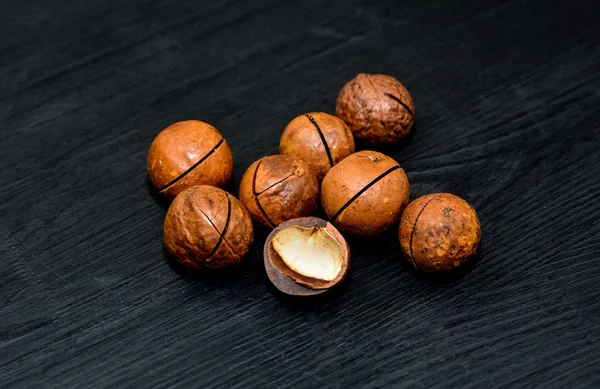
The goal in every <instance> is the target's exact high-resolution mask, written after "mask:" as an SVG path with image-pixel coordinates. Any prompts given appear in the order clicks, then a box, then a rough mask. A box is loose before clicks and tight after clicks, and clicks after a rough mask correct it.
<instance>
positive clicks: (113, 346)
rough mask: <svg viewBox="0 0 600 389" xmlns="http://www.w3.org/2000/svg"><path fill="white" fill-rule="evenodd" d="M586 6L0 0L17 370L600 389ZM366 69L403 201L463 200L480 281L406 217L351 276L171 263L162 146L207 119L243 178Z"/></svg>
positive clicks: (4, 224)
mask: <svg viewBox="0 0 600 389" xmlns="http://www.w3.org/2000/svg"><path fill="white" fill-rule="evenodd" d="M599 16H600V12H599V7H598V5H597V3H596V2H595V1H591V0H590V1H584V0H573V1H568V2H567V1H560V2H550V1H542V0H529V1H516V0H513V1H495V2H490V1H488V2H483V1H475V0H473V1H462V2H450V1H447V2H433V1H411V2H399V1H391V0H390V1H387V2H386V1H380V2H368V1H323V2H320V1H319V2H317V1H310V2H303V3H302V5H298V4H292V2H283V1H278V0H270V1H258V0H253V1H242V0H230V1H221V2H216V1H215V2H210V1H192V0H174V1H157V0H136V1H133V0H132V1H94V2H85V1H65V0H60V1H59V0H43V1H42V0H28V1H23V0H2V1H1V2H0V36H1V37H2V40H1V41H0V125H1V128H2V131H1V134H0V135H1V143H0V161H1V166H2V182H1V185H0V199H1V200H2V201H1V202H0V220H1V223H0V254H1V258H2V266H1V270H0V271H1V277H0V288H1V289H0V297H1V304H0V387H3V388H13V387H15V388H19V387H32V388H42V387H55V388H70V387H77V388H84V387H98V388H120V387H135V388H140V387H183V388H185V387H203V388H249V387H256V388H287V387H301V388H316V387H321V388H348V387H360V388H384V387H406V388H452V387H461V388H515V387H523V388H532V387H540V388H550V387H553V388H554V387H556V388H598V387H600V330H599V328H598V326H599V320H600V303H599V299H600V291H599V286H600V226H599V223H598V218H599V217H600V209H599V208H600V207H599V205H598V198H597V197H598V195H599V194H600V178H599V174H600V140H599V136H600V130H599V125H600V92H599V90H600V79H599V78H600V34H599V30H598V22H599V21H600V17H599ZM359 72H369V73H379V72H382V73H387V74H390V75H393V76H395V77H397V78H398V79H400V80H401V81H402V82H403V83H404V84H405V85H406V86H407V87H408V89H409V90H410V91H411V93H412V96H413V98H414V100H415V103H416V113H417V125H416V128H415V130H414V136H413V137H412V138H411V139H410V141H409V142H407V144H406V145H404V146H403V147H400V148H395V149H391V150H386V152H388V153H389V154H390V155H392V156H393V157H394V158H396V159H397V160H398V161H399V162H400V164H401V165H402V166H403V167H404V169H405V170H406V171H407V174H408V176H409V179H410V182H411V192H412V197H413V198H415V197H418V196H420V195H423V194H426V193H430V192H439V191H448V192H452V193H455V194H457V195H460V196H462V197H464V198H465V199H467V200H468V201H469V202H471V203H472V204H473V205H474V207H475V208H476V209H477V211H478V212H479V215H480V218H481V221H482V227H483V242H482V244H483V250H482V256H481V259H480V261H479V263H478V265H477V267H476V268H475V269H474V270H472V271H471V272H470V273H469V274H467V275H466V277H464V278H462V279H460V280H457V281H454V282H450V283H436V282H432V281H431V280H428V279H422V278H419V277H415V275H414V274H413V273H411V272H410V271H409V270H408V268H407V267H406V266H405V265H404V263H403V261H402V260H401V258H400V256H399V245H398V243H397V242H396V238H395V232H394V231H392V232H390V233H389V234H386V235H385V236H383V237H382V238H379V239H376V240H374V241H370V242H362V243H361V242H354V241H353V242H352V250H353V251H352V252H353V260H354V262H353V266H354V267H353V276H352V280H351V282H350V283H349V284H348V285H347V287H346V289H345V290H344V291H343V293H341V294H339V295H336V296H333V297H330V298H329V299H326V300H321V301H318V302H314V303H310V304H300V303H298V302H296V301H288V300H286V299H281V298H279V297H278V296H276V295H274V294H273V291H272V289H271V288H269V286H268V285H267V280H266V276H265V274H264V269H263V265H262V258H261V257H260V253H261V250H262V243H263V242H264V237H265V233H264V232H259V233H258V234H257V239H256V244H255V246H254V248H253V250H252V255H250V256H249V257H248V258H247V259H246V261H245V263H244V264H243V265H242V266H241V268H240V269H238V270H237V271H234V272H231V273H227V274H225V275H217V276H199V277H196V278H187V277H184V276H181V275H179V274H178V273H177V272H176V271H174V269H173V268H172V267H170V266H169V264H168V263H167V262H166V260H165V258H164V255H163V249H162V222H163V217H164V214H165V208H164V207H163V206H162V205H161V204H160V203H159V202H157V201H156V199H155V198H154V197H153V196H152V194H151V191H150V189H149V187H148V184H147V176H146V170H145V158H146V152H147V149H148V147H149V145H150V142H151V141H152V139H153V138H154V136H155V135H156V134H157V133H158V132H159V131H160V130H161V129H162V128H164V127H165V126H166V125H168V124H170V123H172V122H174V121H178V120H184V119H190V118H197V119H200V120H204V121H207V122H209V123H212V124H213V125H215V126H216V127H217V128H218V129H219V130H220V131H221V132H222V133H223V134H224V135H225V137H226V138H227V140H228V142H229V144H230V145H231V148H232V150H233V154H234V158H235V180H234V181H235V182H234V188H233V191H234V193H235V192H237V185H238V184H239V180H240V179H241V175H242V174H243V172H244V170H245V169H246V168H247V167H248V166H249V164H250V163H251V162H252V161H254V160H256V159H257V158H259V157H262V156H264V155H267V154H272V153H276V152H277V149H278V142H279V135H280V134H281V131H282V130H283V128H284V126H285V125H286V124H287V122H288V121H289V120H291V119H292V118H293V117H295V116H296V115H298V114H301V113H305V112H309V111H327V112H333V111H334V107H335V99H336V97H337V93H338V91H339V89H340V88H341V87H342V85H343V84H344V83H345V82H346V81H348V80H349V79H351V78H352V77H353V76H354V75H356V74H357V73H359Z"/></svg>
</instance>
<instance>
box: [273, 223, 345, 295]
mask: <svg viewBox="0 0 600 389" xmlns="http://www.w3.org/2000/svg"><path fill="white" fill-rule="evenodd" d="M264 256H265V268H266V270H267V275H268V276H269V279H270V280H271V282H272V283H273V285H275V287H276V288H277V289H279V290H280V291H282V292H283V293H286V294H290V295H296V296H307V295H314V294H320V293H323V292H325V291H327V290H329V289H330V288H333V287H334V286H336V285H338V284H339V283H341V282H342V281H343V280H344V278H345V277H346V274H347V272H348V270H349V268H350V250H349V248H348V244H347V243H346V241H345V239H344V238H343V237H342V235H341V234H340V233H339V231H338V230H337V229H336V228H335V227H334V226H333V225H332V224H331V223H329V222H327V221H325V220H323V219H319V218H316V217H304V218H298V219H293V220H289V221H287V222H285V223H282V224H281V225H279V227H277V228H276V229H275V230H273V232H271V234H270V235H269V237H268V238H267V241H266V243H265V250H264Z"/></svg>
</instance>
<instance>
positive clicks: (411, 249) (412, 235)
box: [408, 195, 440, 269]
mask: <svg viewBox="0 0 600 389" xmlns="http://www.w3.org/2000/svg"><path fill="white" fill-rule="evenodd" d="M438 197H440V195H436V196H433V197H432V198H430V199H429V200H428V201H427V202H426V203H425V205H423V208H421V210H420V211H419V213H418V214H417V217H416V218H415V222H414V223H413V226H412V229H411V230H410V240H409V242H408V247H409V249H410V260H411V261H412V264H413V266H414V267H415V269H419V267H418V266H417V262H415V255H414V254H413V248H412V243H413V237H414V236H415V228H416V227H417V222H418V221H419V218H420V217H421V214H422V213H423V211H424V210H425V208H427V206H428V205H429V203H430V202H432V201H433V200H435V199H437V198H438Z"/></svg>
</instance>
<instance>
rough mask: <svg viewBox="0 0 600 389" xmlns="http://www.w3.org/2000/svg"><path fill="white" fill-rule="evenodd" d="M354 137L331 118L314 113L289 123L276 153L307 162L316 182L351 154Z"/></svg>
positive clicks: (334, 118)
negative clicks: (315, 177)
mask: <svg viewBox="0 0 600 389" xmlns="http://www.w3.org/2000/svg"><path fill="white" fill-rule="evenodd" d="M354 149H355V146H354V137H353V136H352V133H351V132H350V130H348V127H347V126H346V124H345V123H344V122H343V121H342V120H341V119H340V118H337V117H335V116H333V115H329V114H326V113H323V112H313V113H308V114H306V115H300V116H298V117H296V118H295V119H294V120H292V121H291V122H290V123H289V124H288V125H287V127H286V128H285V130H284V131H283V134H282V135H281V141H280V143H279V152H280V153H281V154H285V155H291V156H292V157H297V158H300V159H301V160H303V161H304V162H306V164H307V165H308V166H310V168H311V169H312V171H313V173H314V174H315V175H316V176H317V179H318V180H319V182H321V181H322V180H323V177H325V174H326V173H327V172H328V171H329V169H331V167H332V166H333V165H335V164H336V163H338V162H340V161H341V160H342V159H344V158H346V157H347V156H348V155H350V154H352V153H353V152H354Z"/></svg>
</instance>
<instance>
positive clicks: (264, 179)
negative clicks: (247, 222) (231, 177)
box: [239, 155, 319, 228]
mask: <svg viewBox="0 0 600 389" xmlns="http://www.w3.org/2000/svg"><path fill="white" fill-rule="evenodd" d="M239 197H240V200H241V201H242V203H243V204H244V205H245V206H246V208H248V211H249V212H250V215H251V216H252V219H253V220H254V221H256V222H257V223H260V224H261V225H263V226H265V227H267V228H274V227H275V226H277V225H279V224H281V223H283V222H284V221H286V220H291V219H295V218H298V217H303V216H310V215H312V214H313V213H314V212H315V210H316V208H317V204H318V198H319V182H318V181H317V178H316V177H315V175H314V174H312V172H311V170H310V168H309V167H308V165H306V164H305V163H304V162H302V160H300V159H298V158H295V157H291V156H288V155H272V156H268V157H264V158H261V159H259V160H258V161H256V162H254V163H253V164H252V165H250V167H249V168H248V170H246V173H244V176H243V177H242V182H241V183H240V193H239Z"/></svg>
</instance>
